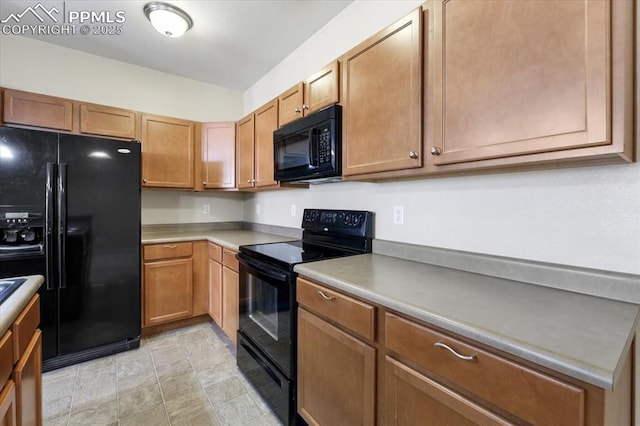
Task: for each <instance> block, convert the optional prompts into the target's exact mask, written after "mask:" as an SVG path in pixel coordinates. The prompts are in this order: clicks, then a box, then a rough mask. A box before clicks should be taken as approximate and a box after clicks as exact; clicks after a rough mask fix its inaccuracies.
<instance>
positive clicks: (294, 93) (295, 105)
mask: <svg viewBox="0 0 640 426" xmlns="http://www.w3.org/2000/svg"><path fill="white" fill-rule="evenodd" d="M339 69H340V68H339V63H338V61H333V62H332V63H330V64H329V65H327V66H326V67H324V68H323V69H322V70H320V71H318V72H317V73H315V74H314V75H312V76H311V77H309V78H307V79H306V80H305V81H303V82H300V83H298V84H296V85H295V86H293V87H292V88H291V89H289V90H287V91H286V92H284V93H282V94H281V95H280V96H278V124H279V126H280V127H282V126H283V125H285V124H287V123H290V122H292V121H294V120H296V119H298V118H300V117H305V116H307V115H309V114H313V113H314V112H316V111H318V110H320V109H322V108H324V107H327V106H329V105H332V104H335V103H337V102H338V101H339V100H340V99H339V93H340V91H339V88H340V77H339Z"/></svg>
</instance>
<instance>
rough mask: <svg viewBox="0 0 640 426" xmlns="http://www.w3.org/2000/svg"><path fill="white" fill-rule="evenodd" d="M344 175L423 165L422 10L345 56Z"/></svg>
mask: <svg viewBox="0 0 640 426" xmlns="http://www.w3.org/2000/svg"><path fill="white" fill-rule="evenodd" d="M340 62H341V72H342V93H341V98H342V99H341V100H342V105H343V124H342V126H343V139H342V173H343V175H344V176H352V175H361V174H366V173H375V172H386V171H392V170H401V169H408V168H415V167H421V166H422V131H421V130H422V11H421V9H420V8H418V9H417V10H415V11H414V12H412V13H411V14H410V15H408V16H406V17H405V18H403V19H401V20H399V21H398V22H396V23H395V24H393V25H391V26H389V27H388V28H386V29H384V30H382V31H380V32H379V33H377V34H375V35H374V36H372V37H370V38H369V39H367V40H366V41H364V42H363V43H361V44H359V45H358V46H356V47H354V48H353V49H351V50H350V51H348V52H347V53H346V54H345V55H343V56H342V58H341V60H340Z"/></svg>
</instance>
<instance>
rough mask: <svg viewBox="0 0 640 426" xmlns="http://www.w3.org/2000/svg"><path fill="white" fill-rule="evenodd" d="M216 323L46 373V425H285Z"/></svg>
mask: <svg viewBox="0 0 640 426" xmlns="http://www.w3.org/2000/svg"><path fill="white" fill-rule="evenodd" d="M234 351H235V349H234V347H233V345H232V344H231V341H230V340H229V339H228V338H227V337H226V336H225V335H224V334H223V333H222V331H221V330H220V329H219V328H218V327H217V326H216V325H215V324H213V323H211V322H207V323H201V324H197V325H194V326H190V327H186V328H182V329H179V330H174V331H170V332H165V333H162V334H159V335H156V336H152V337H149V338H144V339H142V341H141V344H140V348H139V349H135V350H131V351H128V352H124V353H120V354H117V355H113V356H109V357H105V358H100V359H97V360H93V361H88V362H85V363H82V364H78V365H74V366H71V367H66V368H63V369H60V370H54V371H51V372H48V373H45V374H44V375H43V390H42V393H43V395H42V400H43V401H42V403H43V418H44V424H45V425H52V426H57V425H69V426H71V425H132V426H133V425H135V426H138V425H153V426H160V425H203V426H204V425H254V426H257V425H264V426H276V425H281V423H280V422H279V420H278V419H277V418H276V417H275V416H274V415H273V413H272V412H271V411H270V410H269V408H268V407H267V405H266V404H265V403H264V402H263V401H262V399H261V398H260V396H259V395H258V394H257V393H256V392H255V391H254V390H253V388H252V387H251V385H250V384H249V383H248V382H247V381H246V380H245V379H244V377H243V376H242V374H241V373H240V371H239V370H238V368H237V367H236V364H235V354H234Z"/></svg>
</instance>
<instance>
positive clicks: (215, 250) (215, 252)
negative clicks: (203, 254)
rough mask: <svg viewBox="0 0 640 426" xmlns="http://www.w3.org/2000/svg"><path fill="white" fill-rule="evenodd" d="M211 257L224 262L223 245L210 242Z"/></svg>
mask: <svg viewBox="0 0 640 426" xmlns="http://www.w3.org/2000/svg"><path fill="white" fill-rule="evenodd" d="M209 259H213V260H215V261H216V262H218V263H222V247H220V246H219V245H217V244H213V243H209Z"/></svg>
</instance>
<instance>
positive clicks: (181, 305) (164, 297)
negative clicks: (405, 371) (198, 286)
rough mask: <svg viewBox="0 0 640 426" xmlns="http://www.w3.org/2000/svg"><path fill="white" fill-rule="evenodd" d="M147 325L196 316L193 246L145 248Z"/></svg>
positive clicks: (144, 306)
mask: <svg viewBox="0 0 640 426" xmlns="http://www.w3.org/2000/svg"><path fill="white" fill-rule="evenodd" d="M143 256H144V274H143V286H142V289H143V290H142V293H143V306H142V314H143V324H142V325H143V326H150V325H157V324H162V323H165V322H170V321H174V320H178V319H182V318H188V317H190V316H191V315H192V314H193V243H191V242H189V243H168V244H153V245H147V246H144V255H143Z"/></svg>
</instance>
